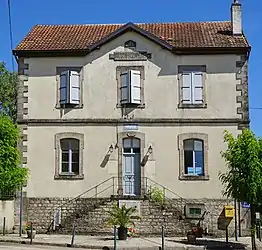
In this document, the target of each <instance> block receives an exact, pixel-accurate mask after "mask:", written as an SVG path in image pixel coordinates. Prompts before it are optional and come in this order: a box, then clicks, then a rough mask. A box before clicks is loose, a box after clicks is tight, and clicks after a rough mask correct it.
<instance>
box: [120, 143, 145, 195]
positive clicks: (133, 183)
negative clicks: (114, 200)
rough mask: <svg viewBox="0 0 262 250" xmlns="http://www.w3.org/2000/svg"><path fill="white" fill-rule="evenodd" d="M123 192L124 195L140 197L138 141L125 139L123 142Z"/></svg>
mask: <svg viewBox="0 0 262 250" xmlns="http://www.w3.org/2000/svg"><path fill="white" fill-rule="evenodd" d="M123 150H124V155H123V190H124V195H140V188H141V169H140V140H139V139H137V138H132V139H130V138H127V139H124V140H123Z"/></svg>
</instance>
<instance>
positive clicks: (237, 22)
mask: <svg viewBox="0 0 262 250" xmlns="http://www.w3.org/2000/svg"><path fill="white" fill-rule="evenodd" d="M231 25H232V32H233V35H234V36H235V35H242V8H241V4H240V3H239V2H238V0H234V3H233V4H232V6H231Z"/></svg>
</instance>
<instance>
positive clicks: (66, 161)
mask: <svg viewBox="0 0 262 250" xmlns="http://www.w3.org/2000/svg"><path fill="white" fill-rule="evenodd" d="M60 144H61V154H62V160H61V173H62V174H63V173H66V174H79V140H77V139H71V138H70V139H62V140H61V141H60Z"/></svg>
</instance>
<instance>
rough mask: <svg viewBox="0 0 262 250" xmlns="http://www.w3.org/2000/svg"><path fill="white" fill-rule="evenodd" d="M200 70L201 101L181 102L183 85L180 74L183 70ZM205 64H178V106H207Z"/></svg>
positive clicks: (186, 107) (185, 107) (184, 107)
mask: <svg viewBox="0 0 262 250" xmlns="http://www.w3.org/2000/svg"><path fill="white" fill-rule="evenodd" d="M196 70H197V71H201V72H203V103H201V104H193V103H190V104H188V103H182V99H183V93H182V91H181V89H182V86H183V77H182V74H183V72H184V71H196ZM206 79H207V74H206V65H179V66H178V93H179V103H178V108H183V109H188V108H207V100H206Z"/></svg>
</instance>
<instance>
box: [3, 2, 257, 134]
mask: <svg viewBox="0 0 262 250" xmlns="http://www.w3.org/2000/svg"><path fill="white" fill-rule="evenodd" d="M232 2H233V0H184V1H181V0H161V1H160V0H132V1H130V0H129V1H120V0H111V1H108V0H100V1H98V0H97V1H91V0H74V1H69V0H22V1H21V0H11V7H12V22H13V40H14V45H16V44H17V43H18V42H19V41H20V40H21V39H22V38H23V37H24V36H25V35H26V33H27V32H28V31H29V30H30V28H31V27H32V26H33V25H35V24H84V23H86V24H88V23H126V22H129V21H132V22H179V21H215V20H217V21H220V20H229V19H230V5H231V3H232ZM240 2H241V3H243V25H244V31H245V34H246V36H247V38H248V40H249V42H250V44H251V45H252V53H251V57H250V63H249V98H250V108H251V110H250V115H251V128H252V129H253V131H254V132H255V133H256V134H257V135H259V136H262V126H261V119H260V117H261V116H262V98H261V94H262V82H261V78H260V77H259V74H260V72H261V66H262V46H261V45H260V44H261V39H262V1H261V0H240ZM0 24H1V33H0V41H1V42H0V45H1V46H0V61H5V62H6V63H7V66H8V68H9V69H11V68H12V67H11V52H10V40H9V30H8V9H7V0H0ZM232 98H234V97H232ZM260 107H261V109H253V108H260Z"/></svg>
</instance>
